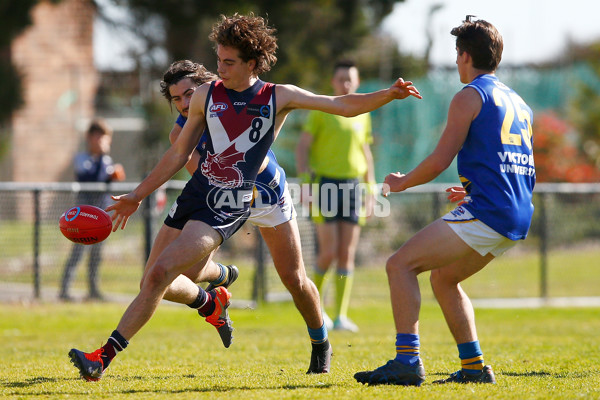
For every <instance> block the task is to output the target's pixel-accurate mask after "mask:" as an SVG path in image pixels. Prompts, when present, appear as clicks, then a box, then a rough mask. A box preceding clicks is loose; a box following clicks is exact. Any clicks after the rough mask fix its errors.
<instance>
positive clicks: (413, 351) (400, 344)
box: [395, 333, 421, 365]
mask: <svg viewBox="0 0 600 400" xmlns="http://www.w3.org/2000/svg"><path fill="white" fill-rule="evenodd" d="M420 346H421V344H420V342H419V335H415V334H412V333H398V334H396V358H395V360H396V361H399V362H401V363H402V364H407V365H416V364H417V363H418V362H419V348H420Z"/></svg>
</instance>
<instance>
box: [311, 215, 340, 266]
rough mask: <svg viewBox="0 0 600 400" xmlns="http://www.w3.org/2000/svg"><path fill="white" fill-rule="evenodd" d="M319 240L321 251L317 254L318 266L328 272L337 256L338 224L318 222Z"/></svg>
mask: <svg viewBox="0 0 600 400" xmlns="http://www.w3.org/2000/svg"><path fill="white" fill-rule="evenodd" d="M315 227H316V230H317V240H318V242H319V252H318V254H317V267H318V268H319V269H320V270H321V271H323V272H326V271H327V270H328V269H329V266H330V265H331V264H332V263H333V261H334V260H335V259H336V258H337V254H336V252H337V246H338V245H337V243H338V233H337V224H336V223H332V222H326V223H323V224H317V225H316V226H315Z"/></svg>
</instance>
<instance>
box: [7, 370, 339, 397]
mask: <svg viewBox="0 0 600 400" xmlns="http://www.w3.org/2000/svg"><path fill="white" fill-rule="evenodd" d="M177 378H186V379H201V378H202V376H198V375H191V374H185V375H179V376H174V375H171V376H152V377H149V376H119V375H116V376H110V377H105V378H104V379H103V380H113V381H121V382H124V383H127V382H132V381H156V380H169V379H177ZM80 380H81V378H54V377H52V378H49V377H43V376H40V377H36V378H31V379H27V380H24V381H13V382H3V383H2V385H0V386H4V387H6V388H16V389H18V388H31V387H32V386H35V385H40V384H47V383H57V382H63V381H64V382H66V381H80ZM89 384H90V385H94V382H89ZM334 386H335V385H334V384H330V383H316V382H315V383H299V384H285V385H272V386H249V385H243V384H242V385H235V384H232V385H229V386H224V385H217V386H214V387H187V388H181V389H176V388H174V389H172V390H165V388H164V387H161V388H160V389H158V388H157V389H156V390H152V389H126V388H123V389H120V390H119V389H111V390H109V391H107V392H106V394H109V393H113V394H138V393H139V394H142V393H170V394H177V393H211V392H215V393H226V392H233V391H238V390H241V391H254V390H273V391H277V390H282V389H285V390H297V389H330V388H332V387H334ZM43 393H44V394H45V395H50V396H52V395H67V394H68V395H76V394H81V393H82V392H79V391H77V390H71V391H63V390H57V391H53V390H52V389H45V390H44V392H43ZM13 394H17V393H13ZM20 394H24V393H20ZM37 394H41V393H37Z"/></svg>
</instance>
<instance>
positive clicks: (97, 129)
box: [87, 118, 113, 136]
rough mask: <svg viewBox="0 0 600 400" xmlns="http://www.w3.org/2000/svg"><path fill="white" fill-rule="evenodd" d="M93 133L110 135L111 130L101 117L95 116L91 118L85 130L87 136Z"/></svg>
mask: <svg viewBox="0 0 600 400" xmlns="http://www.w3.org/2000/svg"><path fill="white" fill-rule="evenodd" d="M94 134H100V135H108V136H112V134H113V130H112V128H111V127H110V126H109V125H108V124H107V123H106V121H105V120H103V119H102V118H96V119H93V120H92V122H90V126H89V127H88V130H87V135H88V136H92V135H94Z"/></svg>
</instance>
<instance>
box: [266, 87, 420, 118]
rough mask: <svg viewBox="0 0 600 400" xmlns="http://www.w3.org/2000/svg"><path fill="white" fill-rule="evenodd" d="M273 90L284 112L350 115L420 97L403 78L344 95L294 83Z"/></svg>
mask: <svg viewBox="0 0 600 400" xmlns="http://www.w3.org/2000/svg"><path fill="white" fill-rule="evenodd" d="M276 90H277V101H278V106H279V109H280V110H281V112H283V113H286V114H287V113H288V112H289V111H291V110H294V109H307V110H319V111H323V112H326V113H329V114H336V115H341V116H344V117H353V116H355V115H359V114H363V113H366V112H369V111H373V110H375V109H377V108H379V107H381V106H383V105H385V104H387V103H389V102H390V101H392V100H395V99H405V98H407V97H408V96H413V97H416V98H418V99H421V98H422V96H421V94H420V93H419V91H418V90H417V88H416V87H414V86H413V84H412V82H410V81H407V82H405V81H404V80H403V79H402V78H399V79H398V80H397V81H396V82H394V84H393V85H392V86H390V87H389V88H387V89H382V90H379V91H377V92H371V93H352V94H347V95H343V96H325V95H317V94H314V93H311V92H309V91H307V90H304V89H301V88H299V87H297V86H294V85H277V89H276Z"/></svg>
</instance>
